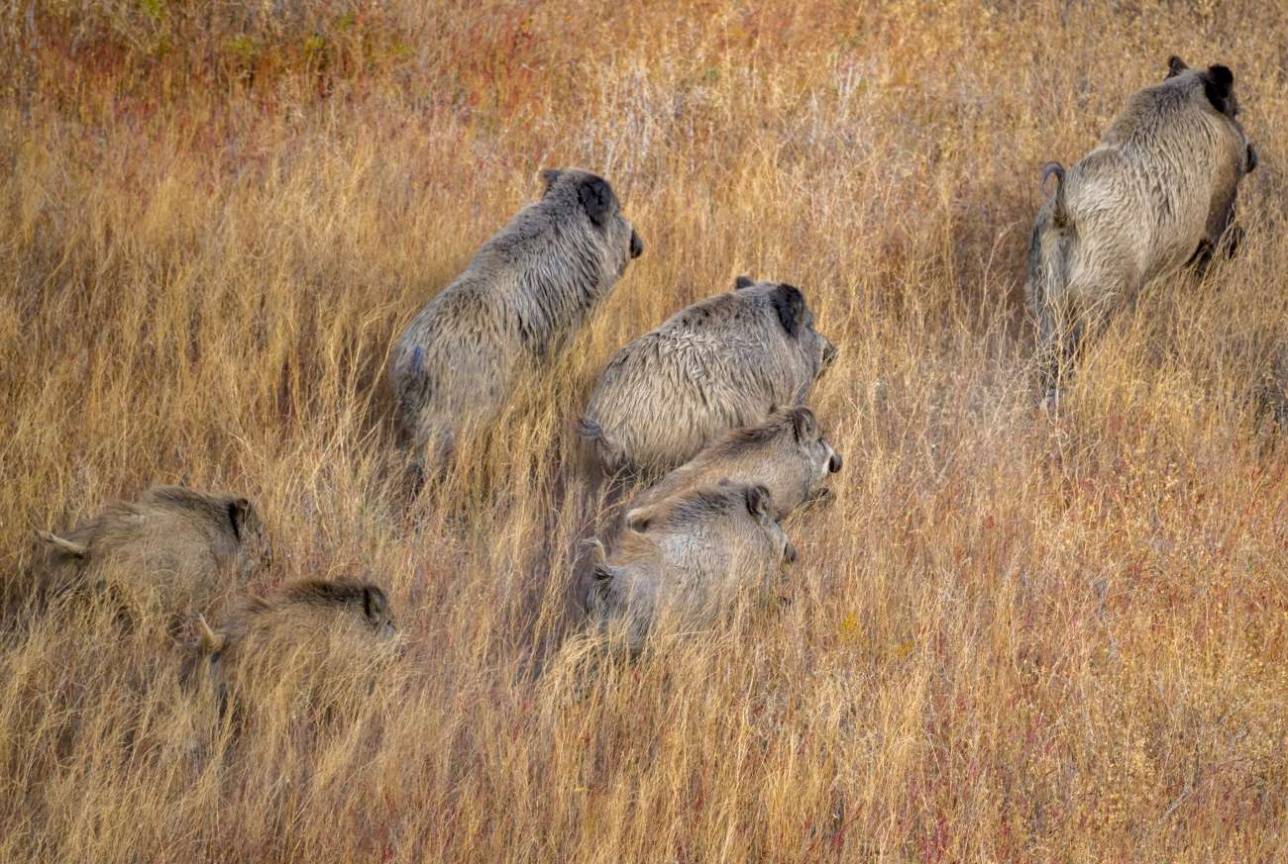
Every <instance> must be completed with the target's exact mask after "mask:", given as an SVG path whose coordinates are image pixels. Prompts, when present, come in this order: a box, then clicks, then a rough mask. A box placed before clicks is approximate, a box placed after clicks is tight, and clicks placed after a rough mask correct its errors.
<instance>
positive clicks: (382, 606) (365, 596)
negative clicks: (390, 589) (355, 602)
mask: <svg viewBox="0 0 1288 864" xmlns="http://www.w3.org/2000/svg"><path fill="white" fill-rule="evenodd" d="M362 614H364V615H366V616H367V620H368V621H370V622H371V623H372V624H379V623H380V622H381V621H382V620H383V619H384V618H385V617H386V616H387V615H388V614H389V601H388V600H386V599H385V592H383V591H381V590H380V589H379V588H377V587H376V586H375V585H364V586H363V588H362Z"/></svg>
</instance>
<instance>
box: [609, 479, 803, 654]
mask: <svg viewBox="0 0 1288 864" xmlns="http://www.w3.org/2000/svg"><path fill="white" fill-rule="evenodd" d="M774 512H775V505H774V503H773V499H772V497H771V495H770V493H769V490H768V489H766V488H765V487H764V486H760V485H755V486H751V485H746V484H733V483H723V484H717V485H714V486H705V487H701V488H698V489H691V490H687V491H685V492H683V493H681V494H679V495H676V496H674V497H672V498H667V499H664V500H662V501H659V502H656V503H652V504H648V505H646V506H644V507H639V508H636V509H634V510H631V511H630V512H629V513H628V514H627V516H626V526H625V530H624V531H623V532H622V534H621V535H620V536H619V537H618V538H617V539H616V541H615V544H614V548H613V550H612V553H611V555H610V554H608V553H607V552H606V550H605V548H604V546H603V545H602V544H601V543H600V542H599V541H597V540H596V541H591V544H592V546H593V549H594V554H595V559H596V560H595V567H594V571H593V574H592V579H591V584H590V585H589V587H588V596H587V598H586V608H587V609H588V610H589V612H590V618H591V621H592V622H593V624H594V625H595V626H596V627H598V628H599V629H600V630H601V631H602V632H605V633H607V634H610V635H616V636H620V637H621V638H623V639H624V642H625V645H626V647H627V648H629V649H630V651H631V652H632V653H638V652H639V651H640V650H641V648H642V647H643V645H644V642H645V639H646V638H647V636H648V635H649V633H650V632H651V631H653V629H654V628H655V627H656V625H657V623H658V621H659V620H660V619H663V618H665V619H667V620H670V621H672V622H674V623H676V624H678V625H680V626H681V627H683V628H686V629H688V628H694V627H709V626H711V625H712V624H713V623H715V621H716V620H717V619H718V618H719V617H720V615H721V614H722V613H723V612H724V611H725V610H727V609H728V608H729V607H730V606H731V604H732V603H733V602H734V601H735V600H736V598H737V596H738V595H739V593H740V592H742V591H743V590H745V589H754V588H757V587H759V588H768V587H770V586H771V585H772V582H773V580H774V579H775V577H777V576H778V575H779V574H780V572H781V569H782V565H783V562H784V561H786V562H788V563H790V562H792V561H795V560H796V550H795V549H794V548H793V547H792V545H791V543H790V542H789V541H788V539H787V535H786V534H784V533H783V529H782V527H781V526H779V524H778V522H777V520H775V519H774Z"/></svg>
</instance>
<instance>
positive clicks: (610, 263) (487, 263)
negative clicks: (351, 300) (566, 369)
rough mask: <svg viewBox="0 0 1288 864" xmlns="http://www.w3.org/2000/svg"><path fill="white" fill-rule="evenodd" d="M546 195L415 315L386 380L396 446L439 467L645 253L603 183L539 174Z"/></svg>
mask: <svg viewBox="0 0 1288 864" xmlns="http://www.w3.org/2000/svg"><path fill="white" fill-rule="evenodd" d="M541 178H542V180H543V181H544V182H545V191H544V193H543V194H542V196H541V199H540V200H539V201H537V202H535V203H533V204H530V205H528V206H527V207H525V208H523V209H522V210H520V211H519V213H518V214H517V215H516V216H515V217H514V218H513V219H511V220H510V222H509V223H508V224H507V225H506V226H505V227H504V228H502V229H501V230H500V231H498V232H497V233H496V234H495V235H494V236H493V237H492V239H490V240H488V241H487V242H486V243H484V244H483V246H482V248H480V249H479V250H478V252H477V253H476V254H475V256H474V260H472V261H471V262H470V264H469V266H468V267H467V268H466V269H465V272H464V273H462V274H461V275H460V276H458V277H457V278H456V281H454V282H452V283H451V284H450V285H448V286H447V287H446V288H444V289H443V290H442V291H441V292H439V294H438V295H437V296H435V297H434V298H433V299H432V300H430V301H429V302H428V303H427V304H426V305H425V306H424V308H422V309H421V310H420V312H419V313H418V314H417V315H416V317H415V318H414V319H412V322H411V324H410V325H408V327H407V329H406V331H405V332H404V333H403V334H402V337H401V338H400V339H399V340H398V343H397V345H396V346H395V347H394V350H393V356H392V358H391V359H390V363H389V380H390V384H391V386H392V389H393V393H394V397H395V400H396V409H395V410H396V413H397V425H398V429H399V432H400V436H401V438H402V439H403V441H404V443H405V444H408V445H410V446H411V447H413V448H414V449H415V450H416V451H418V454H419V453H423V452H425V451H426V450H427V451H428V455H429V459H430V461H431V463H432V464H434V465H435V466H436V467H443V466H444V465H445V463H446V460H447V459H448V458H449V457H450V455H451V453H452V451H453V446H454V444H455V442H456V439H457V437H458V436H459V435H460V433H461V432H462V431H463V430H465V429H467V428H477V427H479V426H481V425H483V424H486V423H487V422H489V421H490V420H492V419H493V418H495V417H496V415H497V414H498V413H499V412H500V411H501V409H502V408H503V407H504V406H505V404H506V402H507V401H508V400H509V399H510V397H511V395H512V393H513V390H514V387H515V385H516V382H517V381H518V378H519V375H520V373H521V372H522V371H523V370H527V369H533V368H537V367H538V366H539V364H540V363H541V362H542V361H543V360H544V359H546V358H547V357H548V356H550V355H551V354H552V352H554V351H556V350H557V349H558V348H559V347H560V346H561V345H563V344H564V343H566V342H567V340H568V339H569V337H571V336H572V335H573V333H574V332H576V330H577V329H578V327H580V326H581V325H582V324H583V323H584V322H585V321H586V319H587V317H588V316H589V314H590V312H591V310H593V309H594V308H595V306H596V305H597V304H598V303H599V302H600V301H602V300H603V299H604V298H606V297H607V296H608V294H609V292H610V291H612V289H613V286H614V285H615V284H616V282H617V280H618V279H619V278H621V276H622V274H623V273H624V272H625V270H626V265H627V263H628V262H629V261H630V260H631V259H632V258H638V257H639V255H640V254H641V253H642V252H643V250H644V244H643V242H642V241H641V240H640V237H639V234H637V233H636V231H635V229H634V228H632V227H631V223H630V222H628V221H627V220H626V217H625V216H623V215H622V212H621V207H620V205H619V203H618V200H617V196H616V194H614V192H613V189H612V187H611V186H610V185H609V184H608V181H606V180H604V179H603V178H602V177H597V176H596V175H594V174H591V173H588V172H586V171H581V170H575V169H564V170H547V171H543V172H541Z"/></svg>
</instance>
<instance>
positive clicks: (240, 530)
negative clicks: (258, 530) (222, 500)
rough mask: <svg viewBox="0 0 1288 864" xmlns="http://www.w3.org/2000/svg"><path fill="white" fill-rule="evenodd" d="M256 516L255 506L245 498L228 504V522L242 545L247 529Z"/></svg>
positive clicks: (234, 535)
mask: <svg viewBox="0 0 1288 864" xmlns="http://www.w3.org/2000/svg"><path fill="white" fill-rule="evenodd" d="M255 518H258V517H256V515H255V505H254V504H251V503H250V502H249V501H247V500H246V499H245V498H236V499H234V500H232V501H229V502H228V522H229V523H230V524H231V525H232V528H233V537H235V538H236V539H237V542H238V543H240V542H241V541H242V540H243V539H245V534H246V527H247V525H248V524H250V521H251V520H252V519H255Z"/></svg>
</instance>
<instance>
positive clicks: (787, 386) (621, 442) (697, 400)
mask: <svg viewBox="0 0 1288 864" xmlns="http://www.w3.org/2000/svg"><path fill="white" fill-rule="evenodd" d="M835 354H836V347H835V346H834V345H832V344H831V343H830V342H829V341H828V340H827V339H825V338H824V337H823V336H821V335H820V334H819V333H818V332H817V331H816V330H815V329H814V315H813V312H812V311H810V309H809V307H808V306H807V305H805V301H804V297H803V295H802V294H801V292H800V291H799V290H798V289H796V288H794V287H792V286H790V285H784V284H780V283H774V282H760V283H756V284H754V285H748V284H745V281H744V280H743V279H741V278H740V280H739V282H738V283H737V284H736V285H735V286H734V290H732V291H728V292H725V293H722V294H718V295H716V296H714V297H709V298H707V299H706V300H702V301H700V302H698V303H695V304H693V305H692V306H689V307H688V308H686V309H683V310H681V311H679V312H677V313H676V314H674V315H673V316H671V318H669V319H668V320H667V321H665V322H663V323H662V325H661V326H659V327H657V328H656V329H654V330H653V331H652V332H650V333H647V334H645V335H644V336H641V337H640V338H639V339H636V340H635V341H634V342H632V343H630V344H629V345H627V346H625V347H624V348H622V349H621V350H620V351H618V352H617V354H615V355H614V356H613V358H612V359H611V360H610V361H609V363H608V365H607V366H606V367H605V368H604V371H603V372H602V373H601V374H600V376H599V380H598V381H597V382H596V384H595V389H594V391H593V393H592V394H591V397H590V402H589V404H588V405H587V408H586V410H585V412H584V414H583V417H582V421H583V428H585V429H589V430H594V434H593V436H592V435H587V436H586V437H587V441H588V445H589V446H590V447H591V448H592V449H593V451H594V454H595V458H596V459H598V461H599V462H600V464H601V465H602V466H603V469H604V471H605V473H606V474H613V473H615V472H619V471H624V472H627V473H631V474H635V475H638V476H644V477H657V476H660V475H661V474H663V473H665V472H666V471H669V470H671V469H673V468H675V467H677V466H679V465H681V464H683V463H684V462H686V461H688V460H689V459H691V458H693V456H695V455H696V454H697V453H698V451H699V450H701V449H702V448H703V447H704V446H706V445H707V444H709V443H710V442H711V441H713V440H715V439H716V438H718V437H719V436H721V435H723V434H725V433H726V432H729V431H731V430H734V429H738V428H742V427H752V426H756V425H758V424H760V423H762V422H763V421H764V420H765V419H766V418H767V417H768V416H769V414H770V413H771V412H772V411H773V410H775V408H777V407H791V406H795V405H800V404H802V403H803V402H804V401H805V399H806V398H807V397H808V395H809V392H810V389H811V388H812V387H813V385H814V382H815V381H816V380H817V379H818V377H819V376H820V375H821V374H822V373H823V371H824V370H825V369H826V368H827V367H828V365H829V364H830V363H831V361H832V358H833V357H834V356H835Z"/></svg>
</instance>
